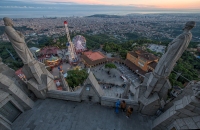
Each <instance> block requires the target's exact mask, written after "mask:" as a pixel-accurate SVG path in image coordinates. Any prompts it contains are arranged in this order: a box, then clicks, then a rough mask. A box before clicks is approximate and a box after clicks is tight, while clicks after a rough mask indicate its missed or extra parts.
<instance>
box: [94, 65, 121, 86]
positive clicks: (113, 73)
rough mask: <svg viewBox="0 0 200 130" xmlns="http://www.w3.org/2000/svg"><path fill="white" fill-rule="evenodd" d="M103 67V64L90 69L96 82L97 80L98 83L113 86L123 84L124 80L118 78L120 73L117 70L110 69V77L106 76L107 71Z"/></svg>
mask: <svg viewBox="0 0 200 130" xmlns="http://www.w3.org/2000/svg"><path fill="white" fill-rule="evenodd" d="M104 66H105V65H104V64H103V65H99V66H96V67H93V68H91V71H92V72H93V74H94V75H95V77H96V78H97V80H99V81H100V82H104V83H111V84H115V85H122V84H124V80H123V79H122V78H120V76H121V75H122V73H121V72H120V71H119V70H117V69H111V70H110V75H109V74H108V71H109V69H107V68H105V67H104Z"/></svg>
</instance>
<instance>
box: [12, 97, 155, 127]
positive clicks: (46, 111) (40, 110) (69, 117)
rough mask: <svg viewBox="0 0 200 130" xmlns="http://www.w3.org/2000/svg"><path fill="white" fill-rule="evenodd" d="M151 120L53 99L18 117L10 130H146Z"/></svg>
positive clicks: (90, 105) (43, 101) (37, 103)
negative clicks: (128, 116)
mask: <svg viewBox="0 0 200 130" xmlns="http://www.w3.org/2000/svg"><path fill="white" fill-rule="evenodd" d="M151 119H152V118H150V117H148V116H143V115H141V114H138V113H136V112H134V113H133V115H132V116H131V117H130V118H129V119H127V118H126V116H125V113H122V112H120V113H119V114H115V112H114V108H112V107H104V106H101V105H100V104H94V103H91V102H81V103H78V102H71V101H63V100H56V99H45V100H38V101H36V103H35V106H34V108H33V109H31V110H28V111H26V112H24V113H23V114H21V115H20V116H19V118H17V120H15V122H14V123H13V125H12V129H13V130H150V129H151V124H152V120H151Z"/></svg>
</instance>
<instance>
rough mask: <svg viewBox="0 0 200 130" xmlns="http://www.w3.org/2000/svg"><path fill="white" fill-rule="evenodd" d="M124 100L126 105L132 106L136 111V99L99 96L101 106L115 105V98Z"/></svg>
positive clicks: (137, 107)
mask: <svg viewBox="0 0 200 130" xmlns="http://www.w3.org/2000/svg"><path fill="white" fill-rule="evenodd" d="M118 99H119V100H120V101H121V100H124V101H125V102H126V105H127V106H131V107H133V110H134V111H138V109H139V105H138V103H137V102H136V101H133V100H128V99H121V98H111V97H104V96H103V97H101V105H102V106H109V107H115V103H116V101H117V100H118Z"/></svg>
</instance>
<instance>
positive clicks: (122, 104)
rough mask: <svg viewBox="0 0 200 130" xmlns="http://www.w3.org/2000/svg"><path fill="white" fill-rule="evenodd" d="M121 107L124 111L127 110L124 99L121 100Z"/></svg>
mask: <svg viewBox="0 0 200 130" xmlns="http://www.w3.org/2000/svg"><path fill="white" fill-rule="evenodd" d="M120 108H121V109H122V111H123V112H125V110H126V102H125V101H124V100H122V101H121V103H120Z"/></svg>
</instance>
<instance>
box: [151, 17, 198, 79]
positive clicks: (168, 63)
mask: <svg viewBox="0 0 200 130" xmlns="http://www.w3.org/2000/svg"><path fill="white" fill-rule="evenodd" d="M194 26H195V22H194V21H189V22H187V23H186V24H185V27H184V29H183V30H184V32H183V33H182V34H181V35H179V36H178V37H176V38H175V39H174V40H173V41H172V42H171V43H169V45H168V47H167V52H166V53H165V54H164V55H163V56H162V57H161V58H160V60H159V62H158V64H157V66H156V68H155V70H154V74H155V75H158V76H161V77H168V76H169V75H170V73H171V71H172V70H173V67H174V65H175V64H176V62H177V60H178V59H179V58H180V57H181V55H182V54H183V52H184V51H185V50H186V49H187V47H188V45H189V43H190V41H191V39H192V33H191V32H190V30H191V29H192V28H193V27H194Z"/></svg>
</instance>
